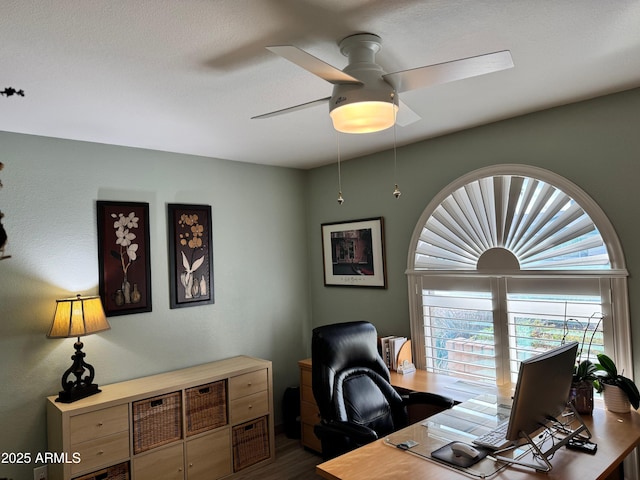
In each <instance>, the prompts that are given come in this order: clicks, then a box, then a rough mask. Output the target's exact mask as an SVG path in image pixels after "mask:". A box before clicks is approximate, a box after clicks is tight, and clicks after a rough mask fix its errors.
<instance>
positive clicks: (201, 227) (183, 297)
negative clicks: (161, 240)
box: [168, 203, 214, 308]
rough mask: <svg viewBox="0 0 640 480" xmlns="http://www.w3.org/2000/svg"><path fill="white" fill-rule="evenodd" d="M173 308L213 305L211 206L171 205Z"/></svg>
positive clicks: (170, 236)
mask: <svg viewBox="0 0 640 480" xmlns="http://www.w3.org/2000/svg"><path fill="white" fill-rule="evenodd" d="M168 214H169V215H168V225H169V285H170V288H171V292H170V295H169V302H170V306H171V308H180V307H193V306H196V305H203V304H208V303H214V298H213V251H212V244H211V237H212V232H211V206H209V205H183V204H175V203H170V204H169V205H168Z"/></svg>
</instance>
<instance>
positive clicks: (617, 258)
mask: <svg viewBox="0 0 640 480" xmlns="http://www.w3.org/2000/svg"><path fill="white" fill-rule="evenodd" d="M500 175H520V176H524V177H530V178H534V179H538V180H541V181H543V182H546V183H548V184H551V185H553V186H555V187H556V188H557V189H559V190H561V191H563V192H565V193H566V194H567V195H569V196H570V197H571V198H573V199H574V200H575V201H576V202H577V203H578V204H579V205H580V207H582V208H583V209H584V211H585V212H586V213H587V215H589V217H590V218H591V220H592V221H593V223H594V224H595V225H596V227H597V228H598V231H599V232H600V235H601V236H602V238H603V240H604V242H605V245H606V248H607V253H608V255H609V260H610V268H608V269H601V270H587V271H575V270H552V271H550V270H541V271H536V270H526V271H521V270H518V271H493V272H479V271H477V270H464V271H460V270H450V271H449V270H424V269H416V268H415V258H416V252H417V248H418V242H419V238H420V235H421V232H422V230H423V227H424V226H425V224H426V223H427V221H428V220H429V218H430V217H431V215H432V214H433V212H434V211H435V210H436V208H437V207H438V206H439V205H440V204H441V203H442V202H443V201H444V200H445V199H446V198H447V197H449V196H450V195H451V194H452V193H453V192H455V191H457V190H458V189H460V188H462V187H464V186H465V185H467V184H469V183H471V182H474V181H476V180H479V179H481V178H486V177H490V176H500ZM406 274H407V280H408V292H409V309H410V310H409V312H410V313H409V314H410V320H411V336H412V344H413V348H414V361H415V363H416V366H417V367H418V368H423V369H424V368H425V360H424V353H423V352H424V351H425V344H424V335H423V332H424V329H423V316H422V279H423V278H425V277H432V276H437V277H438V278H442V279H443V280H445V279H454V280H455V278H456V277H457V278H468V277H471V278H473V277H485V278H486V277H489V278H492V279H495V281H498V279H500V278H504V277H505V276H511V277H524V278H526V277H539V276H546V277H549V278H556V279H558V278H565V279H571V278H579V277H593V276H596V277H597V278H599V279H600V280H601V282H605V283H606V284H607V285H606V287H607V288H608V290H609V291H610V294H611V299H610V300H611V301H610V310H611V311H610V312H603V313H606V314H607V316H608V317H609V319H610V322H609V324H608V325H607V328H606V333H605V337H606V338H605V350H606V352H607V354H608V355H609V356H611V357H612V358H613V359H614V361H615V362H616V364H617V365H618V366H619V368H620V369H621V370H622V369H623V370H624V371H625V372H626V373H625V374H626V375H627V376H630V377H631V378H633V363H632V350H631V328H630V325H631V322H630V316H629V298H628V288H627V276H628V273H627V270H626V266H625V261H624V255H623V251H622V247H621V244H620V241H619V239H618V236H617V234H616V233H615V230H614V228H613V226H612V224H611V222H610V221H609V219H608V218H607V216H606V215H605V213H604V212H603V211H602V209H601V208H600V206H599V205H598V204H597V203H596V202H595V201H594V200H593V199H592V198H591V197H590V196H589V195H588V194H587V193H586V192H584V191H583V190H582V189H581V188H579V187H578V186H577V185H575V184H573V183H572V182H570V181H569V180H567V179H565V178H564V177H561V176H559V175H557V174H555V173H553V172H550V171H548V170H544V169H541V168H538V167H533V166H528V165H516V164H503V165H494V166H490V167H485V168H481V169H479V170H475V171H473V172H470V173H468V174H467V175H464V176H462V177H460V178H458V179H457V180H455V181H454V182H452V183H451V184H449V185H448V186H447V187H445V188H444V189H442V191H441V192H440V193H439V194H438V195H436V196H435V197H434V198H433V199H432V200H431V202H430V203H429V204H428V205H427V207H426V208H425V210H424V212H423V213H422V215H421V217H420V219H419V220H418V222H417V224H416V228H415V230H414V232H413V235H412V237H411V243H410V246H409V252H408V259H407V271H406ZM603 291H604V290H603Z"/></svg>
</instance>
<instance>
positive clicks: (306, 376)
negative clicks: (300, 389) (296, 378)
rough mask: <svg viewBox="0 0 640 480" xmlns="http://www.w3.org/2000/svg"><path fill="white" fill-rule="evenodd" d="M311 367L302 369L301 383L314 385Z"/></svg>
mask: <svg viewBox="0 0 640 480" xmlns="http://www.w3.org/2000/svg"><path fill="white" fill-rule="evenodd" d="M311 378H312V376H311V369H310V368H301V369H300V384H301V385H308V386H311V385H313V381H312V380H311Z"/></svg>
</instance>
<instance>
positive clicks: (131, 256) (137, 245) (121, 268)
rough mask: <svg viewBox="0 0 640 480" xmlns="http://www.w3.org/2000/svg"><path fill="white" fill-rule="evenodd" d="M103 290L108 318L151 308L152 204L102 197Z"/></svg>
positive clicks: (100, 249)
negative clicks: (109, 199) (150, 218)
mask: <svg viewBox="0 0 640 480" xmlns="http://www.w3.org/2000/svg"><path fill="white" fill-rule="evenodd" d="M96 210H97V219H98V266H99V270H100V279H99V292H100V297H101V298H102V304H103V306H104V311H105V314H106V315H107V317H110V316H115V315H127V314H132V313H141V312H150V311H151V248H150V243H149V204H148V203H142V202H116V201H105V200H98V201H97V202H96Z"/></svg>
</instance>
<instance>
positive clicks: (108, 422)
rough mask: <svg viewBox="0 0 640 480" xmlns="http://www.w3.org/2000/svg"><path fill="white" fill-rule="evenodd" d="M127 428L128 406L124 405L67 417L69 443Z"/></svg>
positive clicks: (84, 440)
mask: <svg viewBox="0 0 640 480" xmlns="http://www.w3.org/2000/svg"><path fill="white" fill-rule="evenodd" d="M128 430H129V408H128V406H127V405H126V404H125V405H118V406H116V407H110V408H103V409H102V410H97V411H95V412H89V413H83V414H82V415H76V416H74V417H71V418H70V419H69V431H70V434H71V445H76V444H78V443H83V442H87V441H89V440H93V439H96V438H101V437H105V436H107V435H112V434H114V433H118V432H124V431H128Z"/></svg>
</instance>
